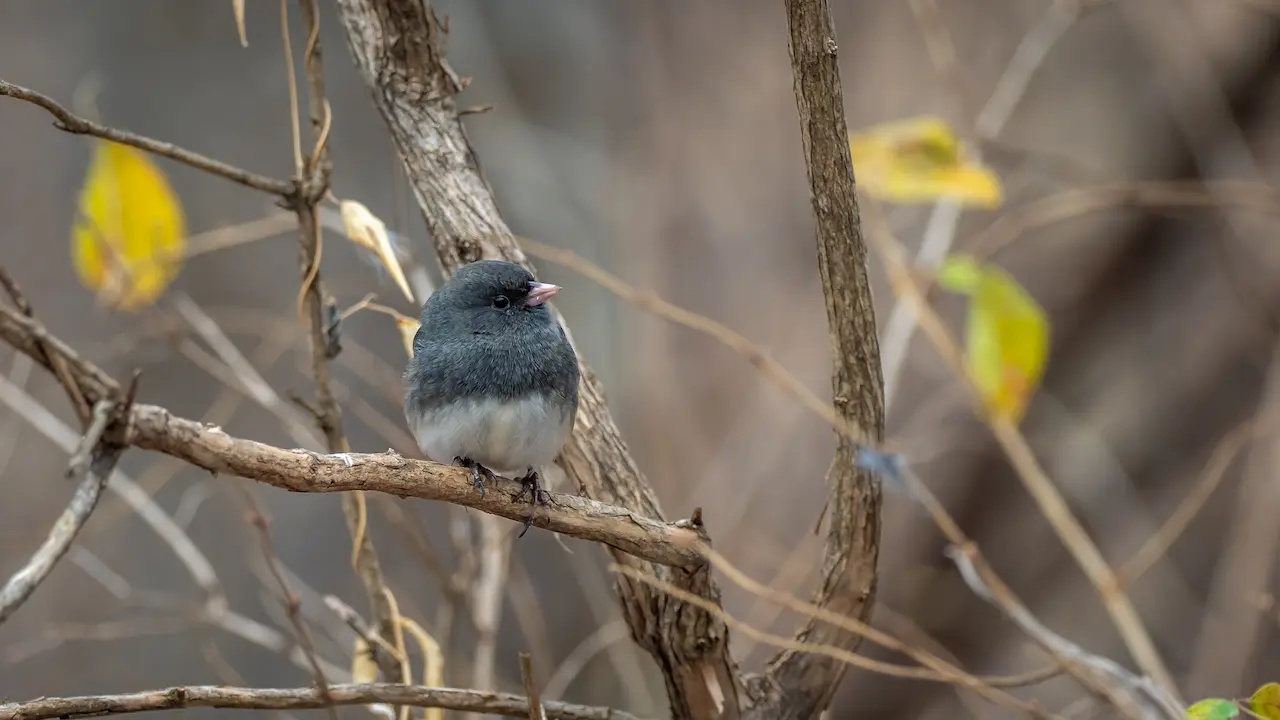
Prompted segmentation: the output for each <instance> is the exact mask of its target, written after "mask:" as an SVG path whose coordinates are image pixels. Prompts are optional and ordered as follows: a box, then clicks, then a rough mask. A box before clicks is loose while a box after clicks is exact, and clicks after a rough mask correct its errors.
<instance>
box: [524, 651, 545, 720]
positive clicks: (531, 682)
mask: <svg viewBox="0 0 1280 720" xmlns="http://www.w3.org/2000/svg"><path fill="white" fill-rule="evenodd" d="M520 677H521V679H522V680H524V694H525V695H527V696H528V697H529V720H547V711H546V709H544V708H543V707H542V695H541V694H539V693H538V681H537V679H536V678H534V676H533V659H532V658H530V657H529V653H520Z"/></svg>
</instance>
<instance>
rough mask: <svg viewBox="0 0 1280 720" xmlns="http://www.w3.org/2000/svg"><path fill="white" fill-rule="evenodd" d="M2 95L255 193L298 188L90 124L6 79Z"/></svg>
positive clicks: (61, 122) (84, 131)
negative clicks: (237, 184)
mask: <svg viewBox="0 0 1280 720" xmlns="http://www.w3.org/2000/svg"><path fill="white" fill-rule="evenodd" d="M0 95H8V96H9V97H11V98H15V99H17V100H23V101H26V102H29V103H31V104H32V105H38V106H40V107H42V108H44V109H45V110H47V111H48V112H49V114H50V115H52V116H53V117H54V118H56V119H57V122H55V123H54V126H55V127H57V128H58V129H59V130H65V131H67V132H69V133H72V134H75V135H92V136H93V137H99V138H102V139H103V140H110V141H112V142H118V143H120V144H121V145H129V146H130V147H135V148H137V149H139V150H145V151H146V152H149V153H152V154H154V155H160V156H161V157H167V158H169V159H170V160H174V161H176V162H180V163H182V164H183V165H188V166H190V167H193V168H195V169H197V170H203V171H204V172H207V173H210V174H213V175H217V176H219V177H224V178H226V179H228V180H230V181H231V182H234V183H239V184H240V185H244V186H245V187H249V188H253V189H254V190H261V191H263V192H266V193H271V194H272V195H279V196H280V197H288V196H290V195H291V194H293V192H294V186H293V183H291V182H287V181H285V180H276V179H274V178H269V177H266V176H265V175H258V174H257V173H251V172H249V171H248V170H241V169H240V168H238V167H233V166H231V165H228V164H226V163H224V162H221V161H218V160H214V159H212V158H208V157H205V156H204V155H201V154H199V153H194V152H191V151H190V150H184V149H183V148H180V147H178V146H177V145H174V144H172V143H167V142H161V141H160V140H152V139H151V138H149V137H143V136H142V135H135V134H134V133H131V132H127V131H125V130H117V129H115V128H110V127H107V126H105V125H99V124H98V123H95V122H90V121H88V120H85V119H84V118H82V117H80V116H78V115H75V114H73V113H72V112H71V111H70V110H67V109H66V108H64V107H62V106H61V105H59V104H58V103H56V102H54V100H53V98H50V97H49V96H47V95H42V94H40V93H38V92H36V91H34V90H28V89H26V88H24V87H19V86H17V85H13V84H11V83H7V82H5V81H4V80H0Z"/></svg>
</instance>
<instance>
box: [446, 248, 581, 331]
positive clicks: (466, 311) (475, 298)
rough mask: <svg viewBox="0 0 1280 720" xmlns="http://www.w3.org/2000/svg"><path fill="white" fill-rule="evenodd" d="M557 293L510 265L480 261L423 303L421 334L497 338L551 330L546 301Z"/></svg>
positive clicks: (552, 321) (465, 269) (522, 269)
mask: <svg viewBox="0 0 1280 720" xmlns="http://www.w3.org/2000/svg"><path fill="white" fill-rule="evenodd" d="M559 290H560V287H559V286H558V285H550V284H547V283H540V282H538V281H537V280H535V279H534V277H533V275H532V274H530V272H529V271H528V270H525V269H524V268H523V267H521V266H519V265H516V264H514V263H509V262H505V261H502V260H481V261H479V262H474V263H470V264H467V265H463V266H462V267H460V268H458V270H457V272H455V273H454V274H453V277H452V278H450V280H449V281H448V282H447V283H445V284H444V285H443V286H441V288H440V289H439V290H437V291H436V292H435V293H433V294H432V295H431V297H430V298H428V299H427V303H426V306H425V307H424V308H423V312H422V325H423V329H424V330H427V332H432V331H435V330H453V331H455V332H456V331H460V330H461V331H467V332H471V333H474V334H480V335H500V334H506V333H512V332H518V331H519V330H522V329H529V328H533V327H539V326H543V327H553V326H554V324H555V319H554V318H553V317H552V316H551V311H550V310H549V309H548V308H547V305H546V302H547V300H549V299H551V297H552V296H553V295H555V294H556V292H557V291H559ZM428 326H434V327H430V328H429V327H428Z"/></svg>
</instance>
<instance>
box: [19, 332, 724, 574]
mask: <svg viewBox="0 0 1280 720" xmlns="http://www.w3.org/2000/svg"><path fill="white" fill-rule="evenodd" d="M0 338H3V339H4V341H5V342H7V343H8V344H10V345H12V346H13V347H14V349H16V350H18V351H20V352H23V353H25V354H27V355H29V356H30V357H31V358H32V359H33V360H35V361H36V362H37V363H40V364H41V365H42V366H44V367H45V368H46V369H47V368H49V367H50V362H51V361H50V360H49V359H48V358H46V357H44V356H43V355H41V354H39V351H38V348H39V347H40V345H41V341H43V344H44V347H46V348H48V350H49V352H50V354H52V355H55V356H56V357H58V358H61V359H63V360H64V361H65V364H66V366H67V368H68V373H69V375H70V380H71V381H72V382H74V383H76V384H77V385H78V387H79V388H80V390H81V392H83V393H84V396H85V397H86V398H88V399H89V401H90V402H94V403H96V402H98V401H100V400H111V399H114V398H116V397H118V395H119V393H120V386H119V385H118V384H117V383H116V382H115V381H114V380H112V379H111V377H110V376H108V375H107V374H106V373H104V372H103V371H102V370H101V369H100V368H98V367H97V366H95V365H93V364H92V363H89V362H87V361H85V360H83V359H82V358H80V357H79V356H78V355H76V354H75V352H74V351H72V350H71V349H70V348H69V347H67V346H66V345H65V344H64V343H62V342H61V341H60V340H58V339H57V338H55V337H52V336H50V335H49V334H48V333H47V332H46V331H45V330H44V328H43V326H41V325H40V324H39V323H38V322H37V321H35V320H33V319H31V318H29V317H26V316H25V315H22V314H21V313H19V312H17V311H15V310H13V309H11V308H6V307H0ZM129 424H130V431H129V433H128V436H127V437H126V438H124V441H126V442H128V443H129V444H131V445H135V446H137V447H140V448H143V449H146V450H155V451H158V452H162V453H165V454H167V455H171V456H173V457H175V458H178V459H180V460H184V461H186V462H189V463H191V464H192V465H195V466H197V467H200V468H203V469H205V470H208V471H210V472H213V473H223V474H227V475H236V476H239V477H244V478H248V479H250V480H255V481H257V482H261V483H265V484H268V485H273V486H275V487H278V488H281V489H284V490H290V491H293V492H347V491H358V490H371V491H374V492H383V493H388V494H391V495H397V496H400V497H416V498H422V499H424V500H440V501H443V502H450V503H455V504H458V505H465V506H467V507H471V508H475V509H476V510H480V511H482V512H487V513H490V514H493V515H499V516H501V517H505V518H508V519H510V520H515V521H517V522H523V521H524V519H525V517H526V516H527V515H528V513H529V511H530V508H529V505H528V503H523V502H515V501H513V498H514V497H515V496H516V495H517V494H518V493H519V491H520V484H519V483H517V482H515V481H514V480H499V484H498V485H496V486H495V487H494V489H495V490H497V492H489V493H486V494H485V495H484V497H483V498H482V497H481V496H480V494H479V493H477V492H475V488H474V487H473V486H472V484H471V475H470V473H468V472H467V471H466V470H465V469H463V468H457V467H452V466H448V465H440V464H438V463H433V462H428V461H423V460H413V459H410V458H405V457H401V456H400V455H397V454H395V453H393V452H389V453H383V454H373V455H366V454H350V455H346V456H339V455H335V456H330V455H320V454H317V453H313V452H311V451H309V450H301V449H293V450H286V449H284V448H278V447H274V446H272V445H267V444H264V443H260V442H255V441H253V440H246V439H242V438H236V437H232V436H230V435H228V434H227V433H225V432H223V430H222V429H221V428H218V427H212V426H208V425H205V424H203V423H200V422H197V421H194V420H187V419H184V418H180V417H176V416H174V415H172V414H170V413H169V411H168V410H165V409H164V408H160V407H156V406H154V405H142V404H138V405H134V406H133V408H132V411H131V412H130V415H129ZM348 462H349V463H350V465H348V464H347V463H348ZM533 522H534V524H535V525H537V526H538V527H541V528H545V529H547V530H551V531H553V532H558V533H562V534H564V535H569V536H572V537H577V538H581V539H584V540H591V541H594V542H601V543H604V544H606V545H608V546H610V547H612V548H615V549H616V550H618V551H620V552H624V553H629V554H632V555H635V556H636V557H640V558H644V559H646V560H649V561H650V562H654V563H659V564H664V565H672V566H676V567H681V568H693V569H697V568H702V567H704V565H705V560H704V559H703V558H702V555H701V554H700V553H699V552H698V550H697V549H696V541H697V540H698V538H699V537H700V536H699V533H698V532H697V530H696V528H695V527H694V523H691V522H689V521H684V522H679V523H666V522H662V521H659V520H653V519H649V518H645V517H641V516H639V515H637V514H636V513H634V512H631V511H630V510H627V509H625V508H620V507H615V506H611V505H606V504H603V503H600V502H596V501H594V500H589V499H587V498H583V497H579V496H576V495H562V494H553V495H552V496H551V500H550V506H549V507H547V508H540V509H539V510H538V512H537V513H536V514H535V517H534V521H533Z"/></svg>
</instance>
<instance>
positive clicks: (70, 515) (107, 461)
mask: <svg viewBox="0 0 1280 720" xmlns="http://www.w3.org/2000/svg"><path fill="white" fill-rule="evenodd" d="M114 409H115V404H114V403H113V402H111V401H110V400H100V401H98V403H97V404H96V405H95V406H94V408H93V422H92V423H91V424H90V425H89V429H88V430H87V431H86V432H85V434H84V438H83V440H81V443H80V447H79V448H78V449H77V451H76V453H75V454H74V455H73V456H72V458H71V463H70V468H71V469H72V470H74V471H75V472H76V474H77V475H83V476H84V477H83V479H82V480H81V481H80V484H79V486H77V487H76V491H75V494H74V495H72V496H71V502H70V503H69V504H68V505H67V508H66V509H65V510H63V511H62V514H61V515H59V516H58V520H57V522H55V523H54V524H53V528H51V529H50V530H49V536H48V537H47V538H45V541H44V543H43V544H42V545H40V547H39V548H38V549H37V550H36V552H35V554H33V555H32V556H31V559H30V560H27V562H26V564H25V565H23V566H22V567H21V568H20V569H19V570H18V571H17V572H16V573H14V574H13V576H12V577H10V578H9V581H8V582H6V583H5V584H4V587H0V623H3V622H4V621H5V620H7V619H8V618H9V616H10V615H12V614H13V613H14V611H15V610H17V609H18V608H19V607H20V606H21V605H22V603H24V602H26V600H27V598H29V597H31V594H32V593H33V592H35V590H36V588H37V587H39V585H40V583H42V582H44V580H45V578H47V577H49V573H51V572H53V566H54V565H55V564H57V562H58V560H60V559H62V556H63V555H65V554H66V552H67V550H68V549H70V547H71V544H72V543H73V542H75V539H76V536H77V535H79V534H80V530H81V528H83V527H84V524H85V523H86V522H87V521H88V520H89V516H90V515H91V514H93V510H94V508H96V507H97V506H98V500H99V499H100V498H101V497H102V491H103V490H104V489H106V486H107V479H108V478H110V477H111V471H112V470H113V469H114V468H115V465H116V462H117V461H118V460H119V459H120V455H121V453H122V451H123V448H122V447H119V446H116V445H110V444H108V445H106V446H105V447H104V446H103V445H102V444H101V441H102V434H103V432H105V431H106V429H107V425H108V423H109V422H110V421H111V419H112V415H113V410H114ZM90 457H92V461H90Z"/></svg>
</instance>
